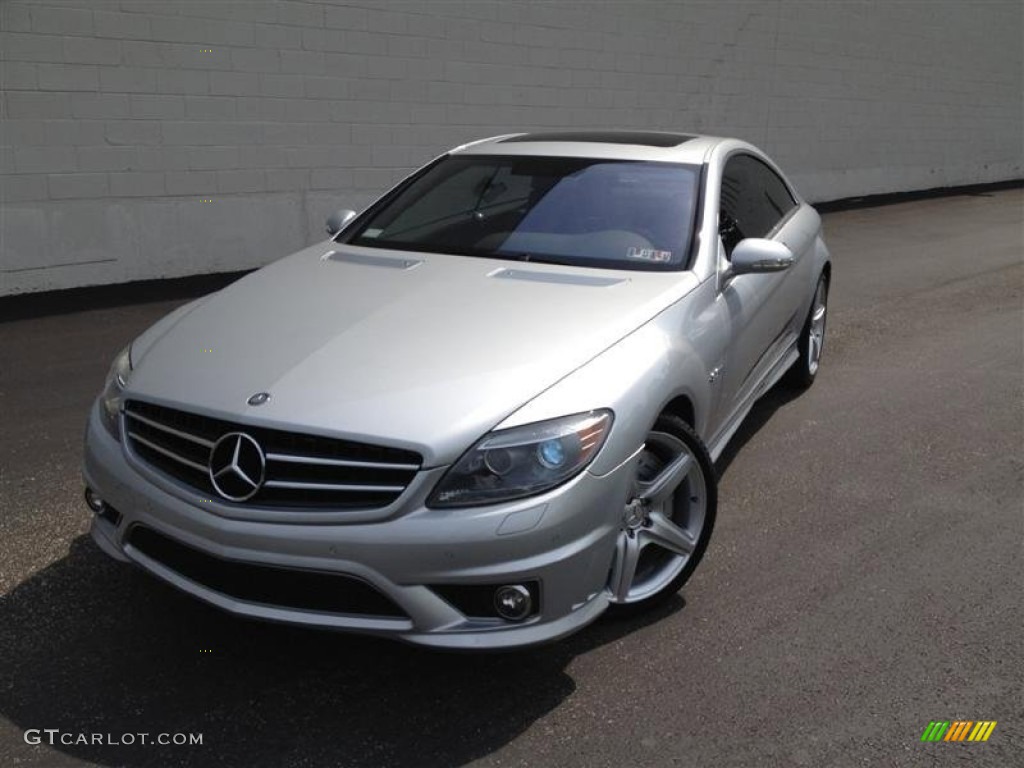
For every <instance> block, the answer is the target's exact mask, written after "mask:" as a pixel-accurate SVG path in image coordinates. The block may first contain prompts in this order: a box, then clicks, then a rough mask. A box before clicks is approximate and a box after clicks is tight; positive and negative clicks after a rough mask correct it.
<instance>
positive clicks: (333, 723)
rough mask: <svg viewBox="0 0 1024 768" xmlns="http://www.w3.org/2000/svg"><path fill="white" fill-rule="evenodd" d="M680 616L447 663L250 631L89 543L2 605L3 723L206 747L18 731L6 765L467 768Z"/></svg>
mask: <svg viewBox="0 0 1024 768" xmlns="http://www.w3.org/2000/svg"><path fill="white" fill-rule="evenodd" d="M683 606H684V602H683V600H682V598H681V597H678V596H677V597H675V598H673V599H672V600H670V601H668V602H667V603H666V605H665V606H664V607H662V608H661V609H659V610H656V611H654V612H653V613H651V614H648V615H646V616H643V617H640V618H636V619H630V620H623V621H611V620H602V621H599V622H598V623H597V624H595V625H593V626H591V627H589V628H587V629H585V630H583V631H582V632H581V633H578V634H577V635H575V636H573V637H571V638H568V639H566V640H563V641H561V642H558V643H554V644H551V645H547V646H541V647H538V648H532V649H527V650H522V651H517V652H513V653H502V654H485V655H472V654H453V653H442V652H436V651H431V650H426V649H420V648H415V647H411V646H406V645H403V644H399V643H396V642H393V641H387V640H381V639H375V638H368V637H357V636H351V635H344V634H336V633H332V632H325V631H317V630H305V629H299V628H293V627H287V626H280V625H274V624H264V623H257V622H251V621H246V620H242V619H238V618H235V617H232V616H229V615H227V614H224V613H222V612H220V611H218V610H216V609H214V608H211V607H208V606H207V605H205V604H203V603H200V602H198V601H196V600H194V599H192V598H190V597H188V596H185V595H183V594H181V593H179V592H177V591H176V590H174V589H172V588H170V587H168V586H165V585H164V584H162V583H160V582H158V581H157V580H155V579H153V578H150V577H149V576H147V575H145V574H143V573H142V572H140V571H138V570H137V569H134V568H131V567H129V566H124V565H121V564H119V563H116V562H114V561H111V560H108V559H107V558H106V557H105V556H104V555H102V554H101V553H100V552H99V550H97V549H96V547H95V546H94V545H93V543H92V541H91V540H89V538H88V537H87V536H81V537H79V538H78V539H76V540H75V541H74V542H73V543H72V546H71V548H70V551H69V553H68V555H67V556H66V557H64V558H63V559H61V560H59V561H57V562H55V563H53V564H52V565H50V566H49V567H47V568H45V569H43V570H42V571H39V572H38V573H36V574H34V575H33V576H31V577H30V578H29V579H27V580H26V581H24V582H23V583H21V584H20V585H18V586H17V587H15V588H14V589H13V590H12V591H11V592H10V593H9V594H8V595H6V596H5V597H3V598H2V602H0V659H2V661H0V686H2V694H0V702H2V703H0V709H2V714H3V715H4V716H5V717H6V718H7V720H8V721H9V722H11V723H13V724H14V726H15V728H16V729H17V730H18V731H24V730H27V729H47V728H50V729H60V731H61V732H63V733H68V734H72V736H69V737H65V738H77V734H80V733H84V734H95V733H99V734H104V738H107V737H106V734H110V739H111V740H120V741H127V739H123V738H122V734H126V733H127V734H139V733H147V734H149V737H148V738H150V739H156V738H157V735H158V734H161V733H167V734H176V733H186V734H190V733H201V734H202V745H201V746H171V745H168V746H160V745H156V744H147V745H141V744H139V743H138V742H139V741H140V739H139V737H137V736H136V737H135V741H136V743H135V744H133V745H125V744H121V745H105V744H104V745H100V744H66V745H61V744H55V745H54V746H47V745H46V742H45V741H44V743H43V744H42V745H38V746H32V745H29V744H26V743H25V741H24V739H23V737H22V734H21V733H18V737H17V743H16V744H8V745H5V746H3V747H2V750H0V754H7V755H9V756H12V757H14V758H15V760H14V762H15V763H16V764H25V765H47V766H49V765H54V764H71V763H74V762H75V761H76V760H83V761H89V762H91V763H97V764H100V765H131V766H176V765H213V764H215V765H245V766H264V765H266V766H282V765H307V766H320V765H325V766H326V765H331V766H349V765H353V766H354V765H371V766H382V765H389V766H417V767H418V768H426V767H429V766H442V765H461V764H464V763H466V762H469V761H471V760H473V759H475V758H479V757H482V756H485V755H487V754H490V753H491V752H493V751H495V750H497V749H499V748H500V747H502V746H503V745H505V744H507V743H508V742H509V741H511V740H512V739H513V738H515V737H516V736H517V735H518V734H520V733H522V732H523V731H524V730H525V729H527V728H528V727H529V726H530V725H531V724H532V723H534V722H535V721H536V720H538V719H539V718H541V717H543V716H544V715H545V714H547V713H548V712H550V711H551V710H552V709H554V708H555V707H557V706H558V705H559V704H560V703H562V702H563V701H564V700H565V699H566V698H567V697H569V696H571V695H572V694H573V692H574V691H575V689H576V684H575V682H574V680H573V678H572V677H571V676H570V674H568V673H567V671H566V667H567V666H568V665H569V663H570V662H571V661H572V660H573V659H574V658H575V657H576V656H577V655H579V654H581V653H585V652H587V651H589V650H591V649H593V648H596V647H598V646H602V645H605V644H608V643H613V642H615V641H616V640H618V639H619V638H621V637H623V636H624V635H628V634H629V633H631V632H633V631H635V630H637V629H639V628H640V627H642V626H644V625H646V624H649V623H652V622H656V621H659V620H661V619H663V618H665V617H666V616H667V615H669V614H672V613H675V612H677V611H679V610H680V609H681V608H682V607H683ZM43 738H44V739H45V738H46V736H45V735H44V736H43ZM60 753H62V755H61V754H60ZM68 758H71V759H68ZM19 760H20V761H21V762H18V761H19Z"/></svg>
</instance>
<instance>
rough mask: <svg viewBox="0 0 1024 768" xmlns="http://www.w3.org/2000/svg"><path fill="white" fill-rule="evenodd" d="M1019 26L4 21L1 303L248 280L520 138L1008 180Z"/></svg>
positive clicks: (332, 5)
mask: <svg viewBox="0 0 1024 768" xmlns="http://www.w3.org/2000/svg"><path fill="white" fill-rule="evenodd" d="M1021 8H1022V5H1021V3H1020V2H1019V0H1008V1H1007V2H998V1H996V2H971V3H967V2H961V1H960V0H946V1H943V0H932V1H931V2H923V1H919V0H907V1H905V2H883V1H882V0H879V1H878V2H856V3H854V2H843V3H840V2H825V1H824V0H823V1H822V2H811V1H810V0H779V1H777V2H771V1H769V0H756V1H754V2H736V1H735V0H730V1H728V2H726V1H724V0H723V1H722V2H698V3H694V2H685V3H684V2H682V1H681V0H680V1H679V2H669V1H668V0H664V1H659V2H644V1H639V0H619V1H618V2H611V1H610V0H591V1H589V2H568V1H566V2H563V1H561V0H545V1H543V2H540V1H538V2H513V1H512V0H501V1H500V2H497V1H493V0H463V1H462V2H448V1H446V0H420V1H419V2H407V1H405V0H394V1H391V2H388V1H383V0H379V1H377V2H372V1H369V0H366V1H360V0H351V1H346V2H298V1H292V0H288V1H285V0H281V1H280V2H261V1H259V0H149V1H147V0H124V1H122V2H115V1H113V0H0V53H2V58H0V87H2V89H3V91H2V94H0V95H2V98H0V174H2V177H0V295H4V294H11V293H19V292H25V291H37V290H44V289H51V288H65V287H71V286H78V285H88V284H95V283H106V282H118V281H125V280H133V279H141V278H150V277H163V276H176V275H184V274H191V273H197V272H207V271H219V270H231V269H240V268H245V267H251V266H256V265H259V264H263V263H266V262H268V261H270V260H272V259H274V258H276V257H278V256H281V255H284V254H286V253H288V252H290V251H293V250H295V249H297V248H299V247H301V246H303V245H304V244H306V243H308V242H310V241H312V240H313V239H316V238H319V237H320V233H321V232H322V225H323V219H324V218H325V217H326V215H327V214H328V213H329V212H330V211H331V210H333V209H335V208H338V207H355V208H358V207H360V206H362V205H364V204H366V202H368V201H369V200H370V199H372V198H373V197H374V196H375V195H376V194H378V193H379V192H380V191H381V190H382V189H383V188H385V187H387V186H389V185H390V184H392V183H393V182H394V181H396V180H397V179H399V178H400V177H401V176H403V175H404V174H405V173H407V172H408V170H409V169H410V168H412V167H415V166H417V165H419V164H421V163H423V162H425V161H426V160H428V159H430V158H431V157H432V156H434V155H435V154H437V153H438V152H440V151H441V150H443V149H445V148H447V147H450V146H453V145H455V144H458V143H461V142H464V141H467V140H470V139H473V138H478V137H482V136H486V135H490V134H495V133H503V132H508V131H515V130H528V129H538V128H548V129H554V128H582V127H592V128H650V129H673V130H683V131H699V132H705V133H717V134H728V135H736V136H740V137H743V138H746V139H748V140H750V141H753V142H754V143H756V144H758V145H760V146H762V147H763V148H764V149H766V150H767V151H769V152H770V153H771V154H773V155H774V156H775V157H776V159H777V160H778V161H779V162H780V163H781V164H782V165H783V167H785V168H786V169H787V170H788V171H789V172H790V173H791V175H792V176H793V177H794V179H795V181H796V182H797V183H798V185H799V186H800V187H801V189H802V190H803V191H804V194H805V195H806V196H807V197H809V198H810V199H812V200H824V199H834V198H838V197H845V196H850V195H861V194H869V193H876V192H889V191H900V190H910V189H921V188H928V187H935V186H944V185H955V184H965V183H973V182H983V181H995V180H1001V179H1008V178H1019V177H1020V176H1021V175H1022V174H1024V161H1022V153H1024V148H1022V141H1024V138H1022V137H1024V126H1022V90H1024V87H1022V68H1024V61H1022V53H1021V48H1022V40H1024V30H1022V19H1021V15H1022V11H1021ZM205 200H212V202H203V201H205Z"/></svg>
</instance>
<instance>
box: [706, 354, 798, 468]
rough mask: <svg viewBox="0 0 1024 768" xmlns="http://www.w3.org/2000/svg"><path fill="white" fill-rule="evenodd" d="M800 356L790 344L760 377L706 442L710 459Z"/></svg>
mask: <svg viewBox="0 0 1024 768" xmlns="http://www.w3.org/2000/svg"><path fill="white" fill-rule="evenodd" d="M799 357H800V350H799V349H798V348H797V346H796V344H795V343H794V344H792V345H790V347H789V348H788V349H787V350H786V351H785V352H784V353H783V354H782V356H781V357H779V359H778V360H777V361H776V362H775V365H773V366H772V367H771V368H769V369H768V372H767V373H766V374H765V376H764V378H762V379H761V383H760V384H758V385H757V386H756V387H754V389H752V390H751V391H750V394H749V395H747V397H746V399H744V401H743V402H742V403H741V404H740V406H739V407H738V408H737V409H736V410H735V411H733V414H732V416H730V417H729V419H728V420H727V421H726V422H725V425H724V426H723V427H722V429H720V430H719V431H718V434H716V435H715V437H714V438H713V439H712V440H711V442H709V443H708V452H709V453H710V454H711V460H712V461H718V457H719V456H721V455H722V451H724V450H725V446H727V445H728V444H729V441H730V440H731V439H732V436H733V435H735V434H736V431H737V430H738V429H739V428H740V425H741V424H743V420H744V419H745V418H747V414H749V413H750V409H751V408H753V407H754V403H756V402H757V401H758V400H759V399H760V398H761V397H762V396H763V395H764V394H765V393H766V392H767V391H768V390H769V389H771V388H772V387H774V386H775V385H776V384H777V383H778V381H779V379H781V378H782V376H783V374H785V373H786V371H788V370H789V368H790V366H792V365H793V363H795V362H796V361H797V359H798V358H799Z"/></svg>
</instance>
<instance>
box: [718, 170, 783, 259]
mask: <svg viewBox="0 0 1024 768" xmlns="http://www.w3.org/2000/svg"><path fill="white" fill-rule="evenodd" d="M795 207H796V200H794V199H793V196H792V195H791V194H790V192H789V189H788V188H787V187H786V184H785V182H783V181H782V179H780V178H779V175H778V174H777V173H775V171H773V170H772V169H771V168H769V167H768V166H767V165H765V164H764V163H763V162H761V161H760V160H758V159H757V158H755V157H751V156H750V155H734V156H732V157H730V158H729V160H728V161H727V162H726V164H725V172H724V173H723V175H722V198H721V214H720V218H721V220H720V222H719V228H720V232H721V234H722V240H723V242H724V243H725V247H726V251H727V252H729V253H731V252H732V249H733V248H734V247H735V246H736V244H737V243H738V242H739V241H740V240H743V239H744V238H747V237H764V236H765V235H767V234H768V233H769V232H771V231H772V229H774V228H775V226H776V225H777V224H778V223H779V222H780V221H781V220H782V218H783V217H784V216H785V215H786V214H787V213H789V212H790V211H791V210H793V208H795Z"/></svg>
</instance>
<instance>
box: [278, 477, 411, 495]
mask: <svg viewBox="0 0 1024 768" xmlns="http://www.w3.org/2000/svg"><path fill="white" fill-rule="evenodd" d="M263 486H264V487H265V488H295V489H302V488H305V489H308V490H311V491H368V492H375V493H401V492H402V491H404V490H405V486H402V485H340V484H338V483H296V482H288V481H286V480H267V482H265V483H264V484H263Z"/></svg>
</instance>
